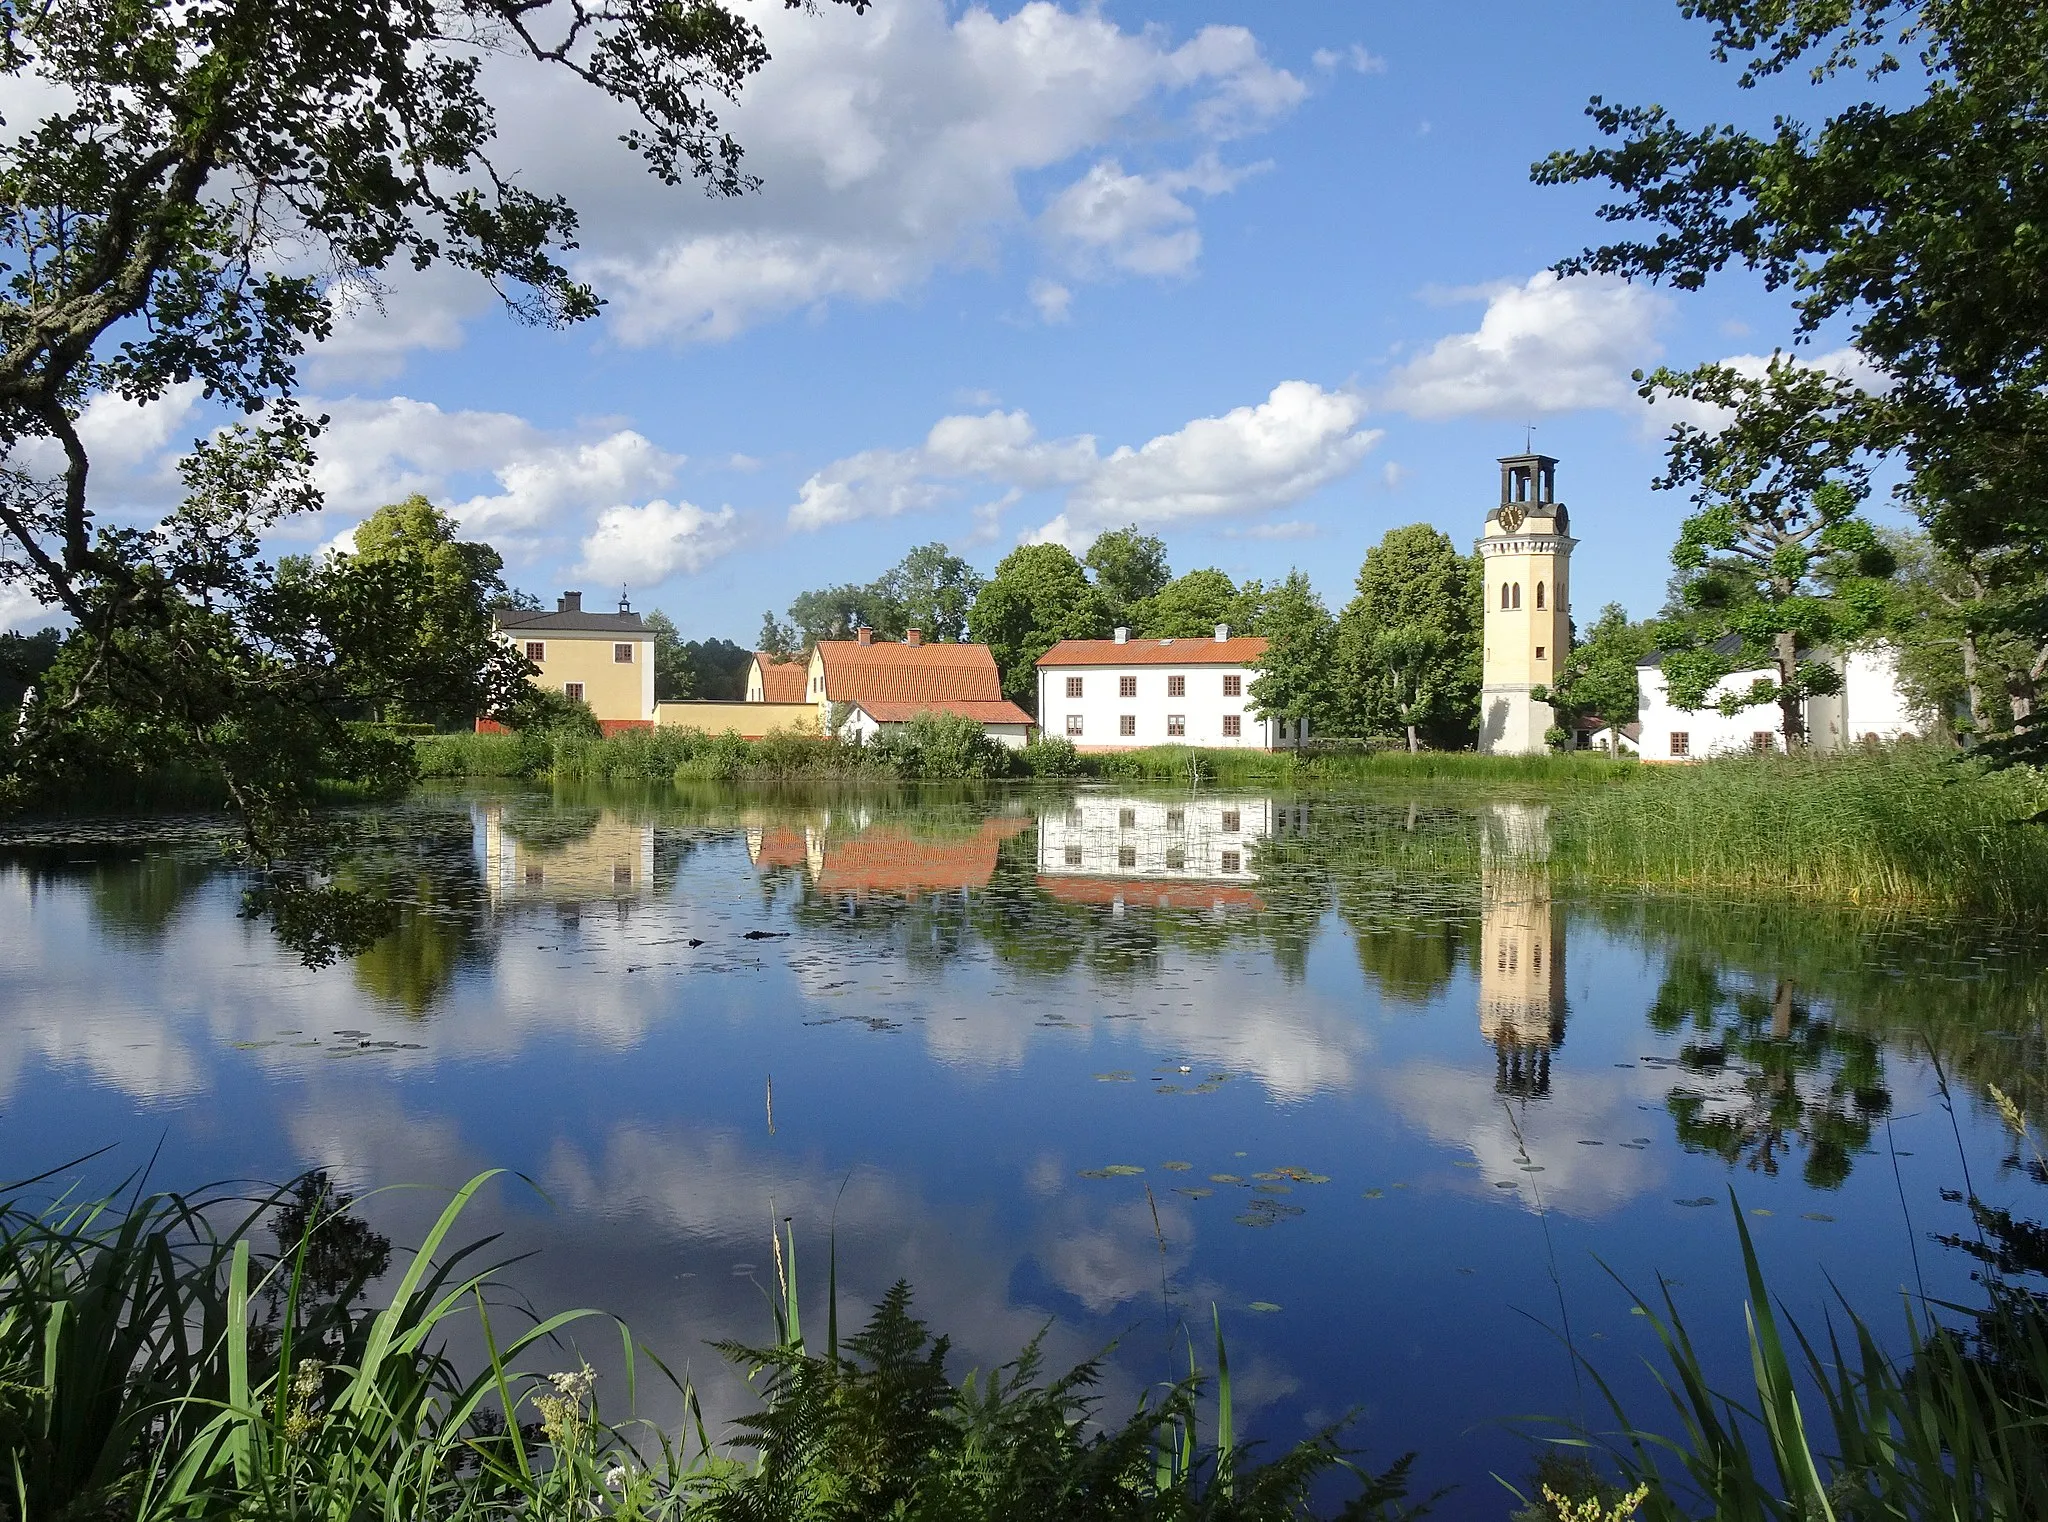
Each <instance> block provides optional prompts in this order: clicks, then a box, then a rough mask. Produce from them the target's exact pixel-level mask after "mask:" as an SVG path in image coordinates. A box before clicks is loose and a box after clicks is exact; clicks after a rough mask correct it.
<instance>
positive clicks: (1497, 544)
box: [1479, 454, 1578, 756]
mask: <svg viewBox="0 0 2048 1522" xmlns="http://www.w3.org/2000/svg"><path fill="white" fill-rule="evenodd" d="M1577 543H1578V541H1577V540H1576V539H1573V538H1572V537H1571V519H1570V516H1569V515H1568V514H1567V513H1566V512H1565V508H1564V504H1563V503H1562V502H1559V501H1558V500H1557V461H1555V460H1553V459H1552V458H1551V457H1550V456H1549V455H1544V454H1523V455H1509V456H1508V457H1507V458H1506V459H1504V460H1502V461H1501V462H1500V506H1499V507H1497V508H1495V509H1494V510H1493V511H1492V512H1490V513H1488V514H1487V515H1486V532H1485V533H1484V535H1482V536H1481V538H1480V540H1479V555H1480V564H1481V566H1482V567H1483V573H1484V575H1485V578H1486V620H1485V635H1486V647H1485V648H1486V662H1485V666H1484V668H1483V670H1484V682H1485V688H1484V691H1483V692H1482V693H1481V695H1480V699H1479V748H1480V749H1481V750H1483V751H1486V752H1489V753H1490V754H1493V755H1502V756H1521V755H1531V754H1534V753H1537V752H1540V751H1542V750H1544V749H1546V748H1547V747H1546V744H1545V741H1544V738H1543V736H1544V731H1546V730H1548V729H1549V728H1550V726H1551V725H1552V724H1554V723H1556V719H1555V717H1554V716H1553V714H1552V712H1551V709H1550V705H1549V704H1547V703H1538V702H1536V701H1534V700H1533V699H1532V698H1530V696H1529V691H1530V689H1531V688H1534V687H1543V686H1548V685H1549V684H1550V683H1551V682H1554V681H1556V680H1557V673H1558V671H1559V670H1561V669H1562V668H1563V665H1564V657H1565V650H1566V647H1567V646H1568V645H1569V644H1570V642H1571V596H1570V579H1569V577H1570V567H1571V558H1572V546H1573V545H1575V544H1577Z"/></svg>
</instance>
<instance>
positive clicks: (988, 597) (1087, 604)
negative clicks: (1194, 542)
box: [967, 544, 1113, 707]
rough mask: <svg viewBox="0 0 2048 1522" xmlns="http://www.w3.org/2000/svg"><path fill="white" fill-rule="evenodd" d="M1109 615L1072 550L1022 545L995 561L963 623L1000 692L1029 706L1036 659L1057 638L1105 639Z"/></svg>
mask: <svg viewBox="0 0 2048 1522" xmlns="http://www.w3.org/2000/svg"><path fill="white" fill-rule="evenodd" d="M1112 617H1113V615H1112V613H1111V610H1110V605H1109V601H1108V599H1107V598H1105V597H1104V596H1103V594H1102V593H1101V591H1100V590H1099V589H1098V588H1097V587H1096V586H1095V585H1094V584H1093V583H1092V582H1090V581H1089V580H1088V576H1087V573H1086V572H1085V571H1083V570H1082V569H1081V562H1080V561H1078V560H1076V559H1075V558H1074V553H1073V551H1072V550H1069V549H1067V548H1066V547H1065V546H1063V545H1057V544H1027V545H1022V546H1020V547H1019V548H1017V549H1014V550H1012V551H1010V553H1009V554H1007V555H1005V556H1004V557H1003V559H1002V561H1001V562H1000V563H999V564H998V565H997V566H996V573H995V575H994V576H993V577H991V578H990V579H989V582H988V584H987V585H986V586H984V587H983V588H982V589H981V595H980V596H979V597H977V598H975V600H974V608H973V611H972V612H971V613H969V615H968V619H967V624H968V628H969V630H970V632H971V633H972V634H973V636H974V638H975V639H976V640H978V641H980V642H981V643H982V644H984V645H987V646H988V647H989V654H990V655H991V656H993V657H994V658H995V663H996V669H997V670H998V671H1000V672H1001V673H1002V676H1003V693H1004V695H1005V696H1006V697H1008V698H1010V699H1011V700H1012V701H1014V702H1017V703H1021V704H1024V705H1025V706H1026V707H1029V706H1030V705H1031V704H1032V703H1033V702H1035V701H1036V697H1037V689H1038V674H1037V666H1036V662H1037V660H1038V658H1039V657H1040V656H1041V655H1043V654H1045V652H1046V651H1048V650H1050V649H1051V648H1052V647H1053V646H1054V645H1056V644H1058V643H1059V642H1060V641H1061V640H1063V639H1104V638H1106V637H1107V636H1108V635H1109V632H1110V629H1111V627H1112Z"/></svg>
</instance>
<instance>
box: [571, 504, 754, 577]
mask: <svg viewBox="0 0 2048 1522" xmlns="http://www.w3.org/2000/svg"><path fill="white" fill-rule="evenodd" d="M738 542H739V536H738V534H737V533H736V532H735V531H734V527H733V510H732V509H731V508H729V507H721V508H719V509H718V510H717V511H715V512H707V511H706V510H705V509H703V508H701V507H698V506H696V505H695V504H694V503H689V502H662V501H654V502H649V503H647V504H646V505H645V506H644V507H612V508H607V509H605V511H604V512H602V513H600V514H598V518H597V528H596V530H595V531H594V532H592V533H591V534H590V535H589V536H588V537H587V538H586V539H584V541H583V561H582V564H581V565H579V566H578V567H577V570H578V572H579V574H582V575H585V576H590V577H594V578H595V579H597V580H599V581H618V582H628V583H631V582H638V583H640V584H641V585H643V586H648V585H652V584H654V583H656V582H662V581H666V580H668V579H669V577H671V576H673V575H675V574H676V573H677V572H678V571H682V572H687V573H689V574H692V575H694V574H695V573H696V572H698V571H701V570H703V569H704V567H705V566H707V565H709V564H710V563H711V562H712V561H713V560H716V559H717V558H718V557H719V556H720V555H723V554H724V553H725V552H726V551H728V550H730V549H731V548H732V547H733V546H734V545H735V544H737V543H738Z"/></svg>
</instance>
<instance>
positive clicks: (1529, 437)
mask: <svg viewBox="0 0 2048 1522" xmlns="http://www.w3.org/2000/svg"><path fill="white" fill-rule="evenodd" d="M1535 452H1536V425H1535V424H1534V423H1531V424H1529V425H1528V427H1527V429H1526V430H1525V431H1524V433H1523V434H1522V453H1523V454H1534V453H1535Z"/></svg>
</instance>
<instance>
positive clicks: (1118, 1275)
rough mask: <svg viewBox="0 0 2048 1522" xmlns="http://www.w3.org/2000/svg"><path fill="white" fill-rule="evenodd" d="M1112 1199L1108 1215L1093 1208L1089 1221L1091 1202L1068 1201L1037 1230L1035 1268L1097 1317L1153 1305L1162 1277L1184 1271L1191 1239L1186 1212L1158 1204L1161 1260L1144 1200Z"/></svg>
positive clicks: (1123, 1192)
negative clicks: (1142, 1303) (1135, 1304)
mask: <svg viewBox="0 0 2048 1522" xmlns="http://www.w3.org/2000/svg"><path fill="white" fill-rule="evenodd" d="M1117 1193H1118V1194H1119V1195H1121V1196H1122V1202H1121V1203H1117V1204H1111V1205H1110V1206H1109V1207H1108V1209H1107V1210H1102V1209H1100V1207H1096V1209H1097V1213H1096V1214H1095V1215H1094V1216H1093V1217H1092V1218H1091V1217H1090V1215H1089V1213H1088V1212H1089V1210H1090V1207H1091V1206H1092V1205H1093V1201H1092V1200H1090V1199H1088V1198H1087V1197H1086V1196H1081V1197H1072V1196H1070V1197H1069V1198H1068V1199H1066V1200H1064V1201H1062V1202H1061V1206H1060V1208H1059V1209H1057V1210H1056V1211H1054V1212H1053V1214H1052V1215H1051V1217H1050V1218H1048V1219H1046V1220H1044V1221H1042V1222H1041V1224H1040V1226H1039V1230H1038V1235H1039V1245H1038V1248H1037V1250H1036V1256H1037V1258H1038V1264H1039V1267H1041V1268H1043V1269H1044V1270H1045V1275H1046V1277H1047V1278H1048V1279H1050V1280H1052V1282H1053V1283H1054V1284H1057V1285H1058V1286H1059V1287H1060V1288H1061V1289H1063V1290H1065V1291H1066V1292H1067V1293H1068V1294H1070V1295H1072V1296H1073V1297H1074V1298H1075V1299H1076V1300H1078V1301H1080V1302H1081V1304H1083V1305H1085V1306H1086V1307H1087V1308H1088V1309H1089V1311H1090V1312H1092V1313H1093V1314H1095V1315H1098V1316H1099V1315H1102V1314H1104V1313H1105V1312H1107V1311H1113V1310H1115V1309H1116V1308H1117V1307H1118V1306H1121V1305H1128V1304H1130V1303H1131V1302H1133V1301H1143V1300H1144V1299H1146V1298H1147V1297H1151V1298H1154V1299H1156V1298H1157V1297H1158V1295H1159V1293H1160V1278H1161V1273H1162V1271H1164V1273H1165V1274H1167V1275H1169V1276H1170V1275H1172V1274H1174V1273H1177V1272H1179V1271H1180V1270H1181V1269H1182V1268H1184V1267H1186V1265H1187V1261H1188V1256H1189V1243H1190V1242H1191V1241H1192V1239H1193V1236H1194V1227H1193V1223H1192V1222H1191V1221H1190V1220H1189V1219H1188V1213H1187V1211H1186V1210H1185V1209H1184V1208H1182V1207H1181V1206H1180V1205H1178V1204H1170V1203H1165V1202H1162V1203H1161V1204H1160V1205H1159V1226H1160V1230H1161V1231H1162V1232H1163V1233H1164V1235H1165V1237H1166V1244H1167V1246H1166V1252H1165V1255H1164V1256H1163V1257H1162V1256H1161V1253H1160V1250H1159V1242H1158V1239H1157V1238H1156V1237H1155V1236H1154V1235H1153V1230H1152V1209H1151V1207H1150V1206H1149V1205H1147V1204H1146V1202H1145V1200H1144V1197H1143V1196H1142V1195H1141V1196H1139V1197H1138V1198H1136V1199H1133V1198H1131V1196H1130V1191H1128V1190H1119V1191H1117Z"/></svg>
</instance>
